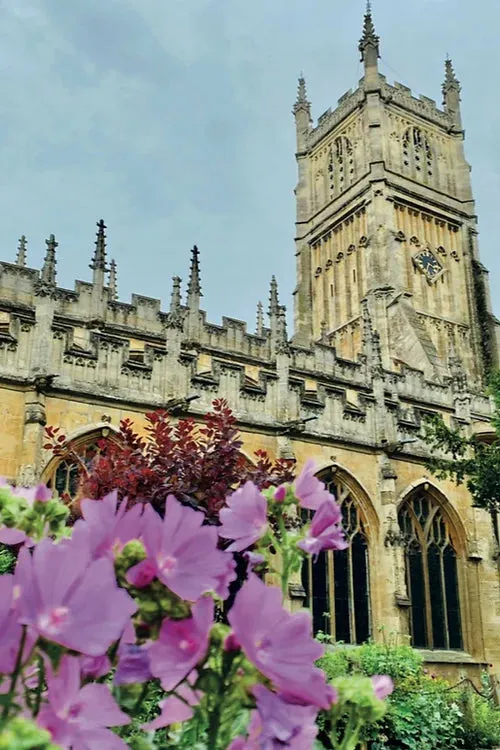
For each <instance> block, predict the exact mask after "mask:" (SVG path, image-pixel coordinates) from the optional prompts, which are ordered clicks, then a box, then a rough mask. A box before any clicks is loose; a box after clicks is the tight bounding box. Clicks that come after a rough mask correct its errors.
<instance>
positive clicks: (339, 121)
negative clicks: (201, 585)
mask: <svg viewBox="0 0 500 750" xmlns="http://www.w3.org/2000/svg"><path fill="white" fill-rule="evenodd" d="M379 45H380V40H379V37H378V36H377V34H376V30H375V26H374V23H373V19H372V14H371V10H370V8H369V7H368V10H367V13H366V15H365V19H364V28H363V33H362V38H361V41H360V44H359V51H360V54H361V60H362V62H363V66H364V74H363V77H362V78H361V80H360V81H359V85H358V87H357V88H356V90H354V91H352V90H351V91H348V92H346V93H345V94H344V95H343V96H342V97H341V98H340V99H339V100H338V104H337V106H336V107H335V108H333V109H329V110H327V111H326V112H325V113H324V114H322V115H321V116H320V117H319V119H318V120H317V122H313V120H312V118H311V105H310V103H309V101H308V98H307V91H306V84H305V81H304V79H303V78H300V80H299V85H298V93H297V99H296V102H295V104H294V107H293V114H294V118H295V127H296V136H297V148H296V160H297V169H298V179H297V185H296V189H295V195H296V245H295V258H296V274H297V285H296V289H295V292H294V330H293V332H290V335H289V333H288V332H287V325H286V315H285V307H284V306H283V304H282V300H280V298H279V293H278V286H277V282H276V280H275V279H274V278H273V279H272V281H271V286H270V294H269V306H268V309H267V311H266V312H267V315H268V317H265V316H264V309H263V307H262V305H259V308H258V313H257V322H256V327H255V329H254V330H252V331H249V330H248V327H247V325H246V324H245V323H244V322H242V321H240V320H235V319H234V318H230V317H224V318H223V319H222V324H214V323H211V322H209V321H208V320H207V319H206V314H205V312H204V310H203V308H202V292H201V273H200V256H199V252H198V249H197V248H196V247H195V248H193V250H192V257H191V265H190V269H189V278H188V280H187V286H186V296H185V297H183V296H181V279H180V278H178V277H175V278H174V279H173V286H172V295H171V300H170V304H169V308H168V309H167V310H163V309H162V305H161V302H160V301H159V300H157V299H152V298H149V297H145V296H141V295H139V294H134V295H132V298H131V300H130V302H124V301H121V300H119V298H118V294H117V284H116V264H115V261H114V260H109V259H108V257H107V249H106V226H105V224H104V222H103V221H102V220H101V221H99V223H98V227H97V239H96V242H95V250H94V253H93V257H92V260H91V269H92V280H91V281H90V282H89V281H76V282H75V285H74V288H73V289H64V288H61V287H60V286H58V284H57V273H56V265H57V244H58V243H57V241H56V239H55V236H54V235H51V236H50V237H49V238H48V239H47V240H46V246H47V249H46V255H45V260H44V263H43V267H42V268H41V269H36V268H31V267H30V266H29V263H28V259H27V247H26V238H25V237H24V236H23V237H21V239H20V241H19V247H18V251H17V257H16V258H15V260H13V261H5V262H1V263H0V418H1V423H2V430H1V433H0V476H5V477H6V478H7V479H8V480H9V481H12V482H16V483H18V484H21V485H31V484H33V483H35V482H37V481H40V480H41V481H44V482H47V483H49V484H50V486H52V487H53V488H54V490H57V491H58V492H59V493H68V494H69V495H72V494H73V493H74V492H75V489H76V488H75V478H76V467H75V466H72V465H71V464H69V463H68V462H65V461H61V460H60V459H56V458H54V457H51V455H50V454H49V453H48V452H47V451H46V450H44V448H43V444H44V429H45V426H46V425H52V426H58V427H60V428H61V430H62V431H63V432H64V434H66V435H67V436H68V438H69V439H70V440H71V441H72V444H73V445H74V446H75V448H76V449H77V450H78V452H79V453H80V455H81V456H82V457H83V458H85V456H86V455H90V453H91V451H92V449H93V446H94V445H95V441H96V439H98V438H100V437H102V436H104V437H107V438H109V439H110V440H113V439H117V438H116V435H117V433H118V427H119V424H120V421H121V420H122V419H124V418H129V419H132V420H133V421H134V422H135V423H136V425H137V426H139V427H141V425H142V426H144V418H143V415H144V413H145V412H146V411H151V410H153V409H155V408H167V409H169V410H170V411H171V413H172V414H173V415H175V418H176V417H177V416H185V415H187V414H189V415H191V416H193V417H194V418H200V419H201V418H202V415H203V414H205V413H206V412H207V411H209V410H210V408H211V404H212V402H213V400H214V399H216V398H223V399H226V400H227V402H228V404H229V406H230V408H231V409H232V410H233V412H234V414H235V415H236V417H237V420H238V424H239V429H240V431H241V435H242V440H243V446H244V448H243V450H244V453H245V455H246V457H247V458H248V459H249V460H250V461H251V460H252V456H253V455H254V452H255V451H256V450H257V449H259V448H262V449H265V450H266V451H268V453H269V454H270V455H271V456H272V457H284V458H291V459H294V460H295V461H296V464H297V469H298V470H300V468H301V467H302V466H303V464H304V463H305V461H306V460H307V459H309V458H313V459H314V460H315V461H316V464H317V467H318V476H320V477H321V478H322V479H323V481H325V483H326V484H327V485H328V487H329V488H330V489H331V491H332V492H333V493H334V494H335V496H336V498H337V500H338V501H339V503H341V506H342V510H343V514H344V527H345V531H346V536H347V538H348V540H349V548H348V549H347V550H345V551H343V552H338V553H335V554H332V553H331V552H329V553H323V555H322V557H320V559H319V561H318V562H317V563H315V564H314V565H313V564H312V563H311V564H309V566H308V567H307V569H305V570H304V571H303V575H302V580H301V581H296V582H295V583H294V584H293V585H291V587H290V592H289V593H290V600H291V606H292V607H297V606H302V604H305V606H307V607H309V608H310V609H311V612H312V614H313V620H314V627H315V629H316V631H322V632H325V633H328V634H330V635H331V636H332V637H333V638H334V639H335V640H336V641H342V642H345V643H351V644H354V643H361V642H363V641H365V640H367V639H369V638H374V639H380V638H381V637H382V632H383V633H385V636H384V637H387V638H388V637H391V638H392V639H397V640H398V642H400V643H404V642H409V643H411V644H412V645H413V646H415V647H416V648H418V649H420V650H421V651H422V654H423V656H424V658H425V660H426V662H427V663H428V665H429V666H430V668H432V669H433V670H434V671H439V672H440V673H442V674H443V675H447V676H450V677H457V676H461V675H464V676H465V675H468V676H470V677H473V678H477V677H478V675H479V673H480V671H481V670H482V669H483V668H484V667H485V665H488V664H492V665H494V668H495V671H497V672H498V671H499V670H500V639H499V637H498V633H499V632H500V591H499V581H500V578H499V570H498V558H499V555H500V551H499V539H498V529H495V528H493V524H492V520H491V517H490V516H489V514H488V513H487V512H486V511H484V510H482V509H479V508H475V507H474V506H473V504H472V500H471V497H470V495H469V494H468V492H467V490H466V489H465V488H464V487H457V486H455V484H454V483H452V482H447V481H438V480H436V478H435V477H433V476H432V475H431V474H430V473H429V471H428V470H427V469H426V466H425V460H426V457H427V456H428V449H427V447H426V445H425V443H424V442H423V441H422V439H421V434H422V431H421V426H422V419H423V418H424V417H425V415H429V414H441V415H442V416H443V418H444V420H445V421H446V423H447V424H448V425H452V426H457V425H460V426H461V427H462V428H463V429H464V430H466V431H467V432H468V433H469V434H473V433H474V434H477V435H479V436H481V437H482V439H484V440H490V439H491V435H492V433H493V431H492V427H491V414H492V406H491V402H490V399H489V397H488V396H487V394H486V391H485V383H486V376H487V372H488V371H489V370H491V369H492V368H495V367H498V365H499V343H500V335H499V331H500V325H499V323H498V321H497V320H496V319H495V317H494V316H493V313H492V308H491V301H490V292H489V282H488V272H487V270H486V268H485V267H484V266H483V265H482V263H481V261H480V258H479V249H478V241H477V235H478V230H477V217H476V214H475V206H474V200H473V195H472V188H471V181H470V168H469V165H468V163H467V161H466V157H465V153H464V130H463V126H462V120H461V111H460V93H461V92H460V83H459V81H458V79H457V77H456V75H455V71H454V69H453V66H452V62H451V60H446V64H445V78H444V84H443V98H444V100H443V105H442V107H440V106H438V105H437V104H436V102H435V101H433V100H432V99H429V98H427V97H426V96H420V97H418V98H417V97H416V96H414V95H413V94H412V92H411V91H410V90H409V89H408V88H407V87H406V86H404V85H403V84H401V83H394V84H390V83H388V82H387V80H386V78H385V77H384V76H383V75H382V74H381V73H380V71H379V57H380V54H379ZM290 255H291V253H290Z"/></svg>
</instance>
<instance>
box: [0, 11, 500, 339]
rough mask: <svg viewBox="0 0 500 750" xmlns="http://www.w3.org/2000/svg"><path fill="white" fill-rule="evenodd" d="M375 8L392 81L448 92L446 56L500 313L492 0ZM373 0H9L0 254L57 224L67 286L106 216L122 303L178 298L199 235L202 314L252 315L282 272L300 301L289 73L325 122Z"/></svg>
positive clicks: (497, 16)
mask: <svg viewBox="0 0 500 750" xmlns="http://www.w3.org/2000/svg"><path fill="white" fill-rule="evenodd" d="M373 7H374V10H373V13H374V20H375V25H376V29H377V32H378V34H379V35H380V37H381V55H382V60H381V70H382V72H383V73H384V74H385V75H386V76H387V78H388V80H389V81H390V82H392V81H394V80H398V81H401V82H403V83H405V84H406V85H408V86H409V87H410V88H412V90H413V91H414V93H416V94H425V95H427V96H430V97H432V98H435V99H436V100H437V101H438V102H439V103H440V102H441V83H442V79H443V68H444V63H443V61H444V58H445V55H446V54H447V53H448V54H450V55H451V56H452V58H453V61H454V64H455V69H456V72H457V75H458V77H459V78H460V80H461V82H462V86H463V103H462V109H463V119H464V124H465V128H466V150H467V157H468V160H469V162H470V163H471V164H472V166H473V171H472V179H473V186H474V190H475V196H476V201H477V211H478V214H479V219H480V224H479V227H480V247H481V257H482V261H483V263H484V264H485V265H486V266H487V267H488V268H489V269H490V272H491V276H490V280H491V289H492V297H493V302H494V308H495V312H496V314H497V315H498V316H500V294H499V289H500V253H499V252H498V248H497V246H496V245H497V241H498V237H497V229H496V219H497V214H498V210H499V209H498V207H499V205H500V175H499V166H500V145H499V135H498V134H499V133H500V102H499V101H498V95H497V93H496V92H498V91H499V88H500V87H499V85H498V81H497V80H496V79H497V76H498V75H499V74H500V71H499V67H498V51H497V50H498V30H499V28H500V3H499V2H498V0H479V1H478V2H475V3H472V2H470V0H373ZM363 13H364V0H348V1H346V0H343V1H342V2H340V0H306V1H305V2H304V0H0V66H1V73H2V75H1V79H2V80H1V84H0V86H1V92H2V95H1V99H0V112H1V116H0V163H1V168H2V179H1V180H0V202H1V205H2V212H1V220H0V243H1V250H0V258H1V259H2V260H13V259H14V257H15V253H16V245H17V239H18V238H19V236H20V235H21V234H25V235H26V236H27V239H28V265H29V266H31V267H40V265H41V263H42V260H43V256H44V252H45V243H44V240H45V238H47V237H48V235H49V234H50V233H54V234H55V235H56V239H57V241H58V242H59V247H58V282H59V284H60V285H62V286H65V287H69V288H73V281H74V279H75V278H78V279H83V280H87V279H90V275H91V271H90V270H89V268H88V266H89V262H90V260H91V255H92V251H93V246H94V245H93V243H94V240H95V231H96V227H95V223H96V221H97V220H98V219H100V218H103V219H104V220H105V222H106V225H107V227H108V249H109V253H110V257H114V258H115V259H116V262H117V265H118V285H119V293H120V299H122V300H123V301H129V299H130V295H131V293H132V292H134V293H137V294H142V295H146V296H150V297H157V298H160V299H161V300H162V306H163V309H167V307H168V303H169V299H170V289H171V277H172V276H174V275H179V276H181V277H182V278H183V280H184V282H185V281H186V280H187V273H188V268H189V255H190V248H191V247H192V245H193V244H197V245H198V247H199V248H200V254H201V274H202V287H203V294H204V299H203V305H202V306H203V308H204V309H205V310H206V311H207V314H208V319H209V320H210V321H211V322H214V323H218V322H220V321H221V318H222V316H223V315H226V316H229V317H234V318H239V319H242V320H246V321H248V322H249V329H250V330H253V328H254V322H255V309H256V305H257V302H258V301H259V300H262V301H263V302H264V303H265V306H266V307H267V299H268V288H269V280H270V277H271V275H272V274H275V275H276V277H277V279H278V282H279V286H280V296H281V301H282V303H284V304H286V305H287V307H288V310H289V312H291V310H292V296H291V295H292V291H293V288H294V286H295V257H294V242H293V240H294V221H295V207H294V195H293V190H294V187H295V183H296V165H295V155H294V152H295V129H294V122H293V117H292V114H291V108H292V105H293V102H294V99H295V93H296V86H297V77H298V75H299V74H300V73H301V71H303V72H304V75H305V77H306V80H307V85H308V94H309V99H310V100H311V101H312V112H313V116H314V119H317V117H318V116H319V115H320V114H321V113H322V112H324V111H325V110H326V109H328V107H334V106H335V103H336V101H337V99H338V98H339V97H340V96H341V95H342V94H343V93H344V92H345V91H346V90H347V89H349V88H354V87H356V85H357V81H358V79H359V78H360V77H361V74H362V69H361V64H360V62H359V55H358V51H357V44H358V40H359V37H360V34H361V28H362V18H363ZM184 290H185V283H184Z"/></svg>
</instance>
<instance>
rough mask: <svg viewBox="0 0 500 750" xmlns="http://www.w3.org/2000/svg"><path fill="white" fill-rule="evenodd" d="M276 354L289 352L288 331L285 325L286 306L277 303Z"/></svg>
mask: <svg viewBox="0 0 500 750" xmlns="http://www.w3.org/2000/svg"><path fill="white" fill-rule="evenodd" d="M275 351H276V354H289V353H290V343H289V341H288V332H287V325H286V307H285V305H278V313H277V329H276V346H275Z"/></svg>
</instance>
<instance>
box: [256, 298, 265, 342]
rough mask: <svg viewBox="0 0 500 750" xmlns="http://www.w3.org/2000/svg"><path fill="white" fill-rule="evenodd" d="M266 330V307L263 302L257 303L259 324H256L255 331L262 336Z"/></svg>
mask: <svg viewBox="0 0 500 750" xmlns="http://www.w3.org/2000/svg"><path fill="white" fill-rule="evenodd" d="M263 331H264V308H263V305H262V302H259V303H258V304H257V324H256V326H255V333H256V335H257V336H262V334H263Z"/></svg>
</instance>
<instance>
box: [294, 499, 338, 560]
mask: <svg viewBox="0 0 500 750" xmlns="http://www.w3.org/2000/svg"><path fill="white" fill-rule="evenodd" d="M341 522H342V513H341V511H340V508H339V506H338V505H337V503H336V502H335V500H334V499H333V497H331V496H330V497H328V499H327V500H325V501H324V502H323V503H322V504H321V505H320V507H319V508H318V510H317V511H316V513H315V514H314V516H313V519H312V522H311V525H310V527H309V529H308V531H307V535H306V538H305V539H304V540H303V541H301V542H299V543H298V544H297V547H300V549H303V550H304V552H307V553H308V554H310V555H316V556H317V555H319V553H320V552H321V551H322V550H326V549H345V548H346V547H347V546H348V544H347V542H346V540H345V537H344V532H343V531H342V528H341V527H340V523H341Z"/></svg>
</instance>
